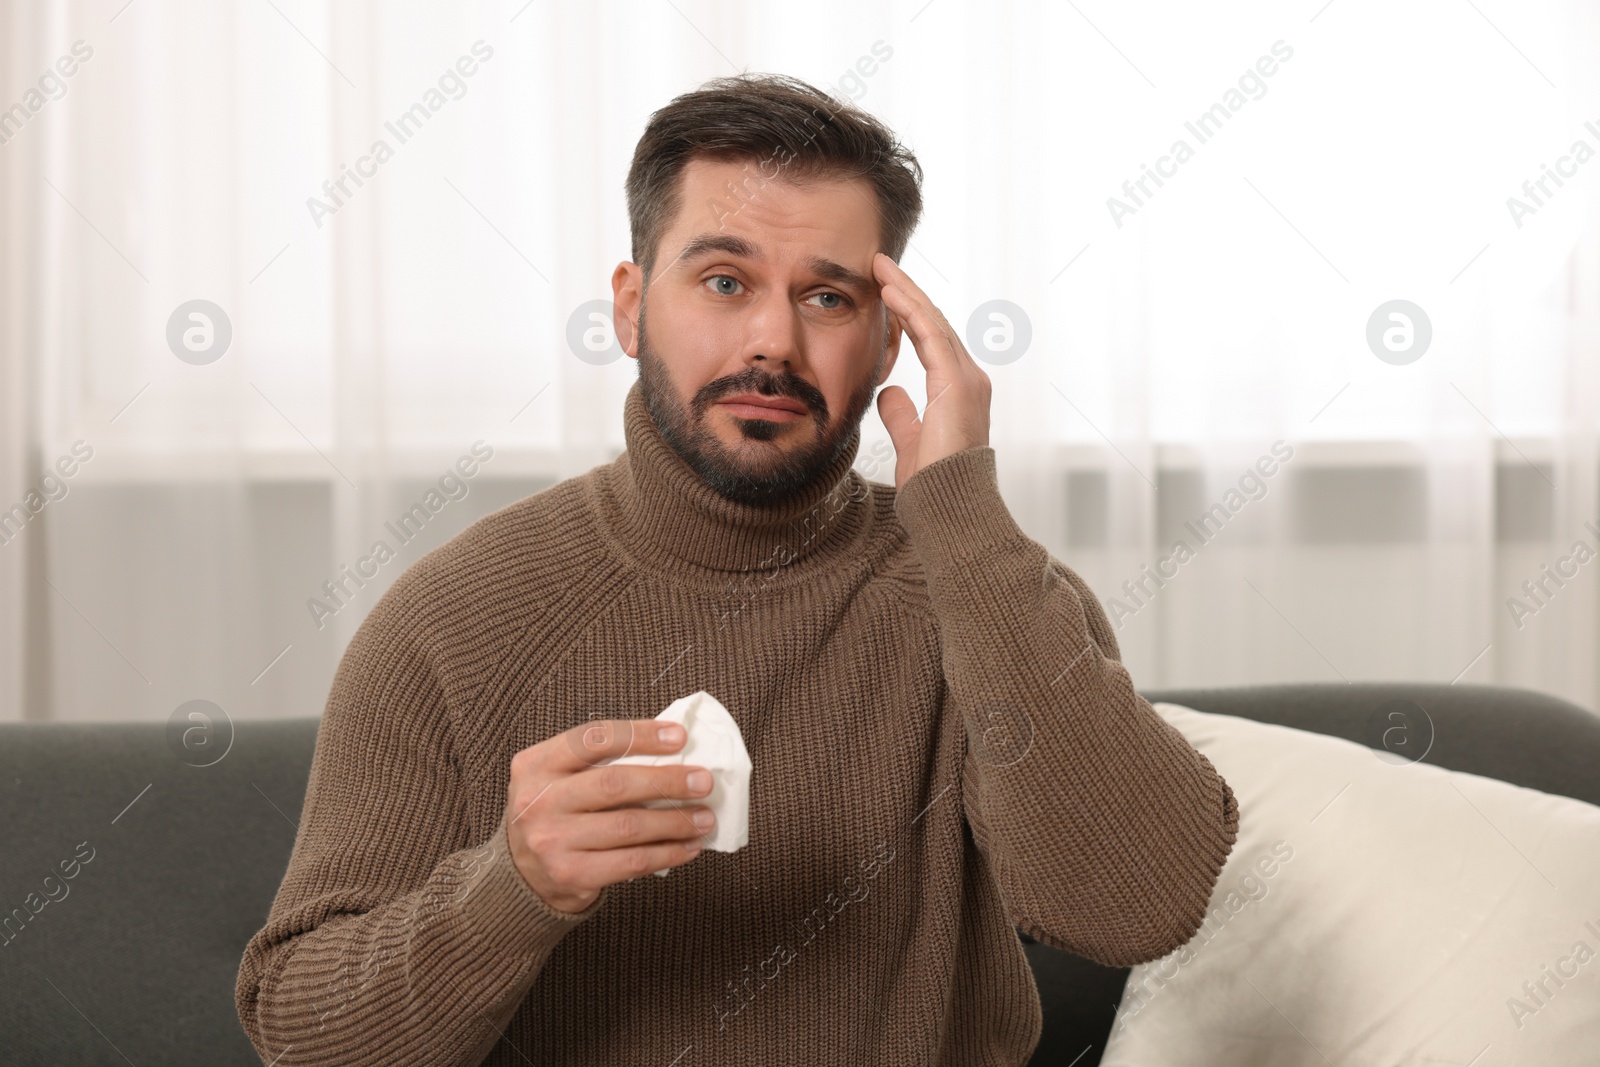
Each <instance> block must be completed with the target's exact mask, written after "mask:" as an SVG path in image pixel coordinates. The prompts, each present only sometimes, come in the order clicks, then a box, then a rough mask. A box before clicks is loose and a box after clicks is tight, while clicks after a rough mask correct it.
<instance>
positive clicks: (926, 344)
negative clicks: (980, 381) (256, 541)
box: [873, 252, 972, 370]
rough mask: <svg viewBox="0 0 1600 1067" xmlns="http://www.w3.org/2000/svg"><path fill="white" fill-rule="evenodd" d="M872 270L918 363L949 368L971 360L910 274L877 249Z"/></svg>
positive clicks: (951, 328) (959, 340)
mask: <svg viewBox="0 0 1600 1067" xmlns="http://www.w3.org/2000/svg"><path fill="white" fill-rule="evenodd" d="M873 271H874V273H875V274H876V275H877V276H878V278H879V279H880V282H881V284H880V287H879V293H880V295H881V296H882V298H883V302H884V303H885V304H886V305H888V307H889V310H890V311H892V312H893V313H894V314H895V315H896V316H897V317H898V318H899V319H900V321H901V323H902V324H903V326H904V327H905V329H906V331H907V332H908V333H910V334H911V343H912V346H913V347H915V348H916V350H917V356H918V358H920V359H921V360H922V365H923V366H924V367H927V368H928V369H929V370H933V369H935V365H938V366H944V367H949V366H951V365H952V364H954V365H963V364H965V363H969V362H972V356H971V355H970V354H968V352H967V350H966V346H964V345H963V344H962V343H961V338H960V335H959V334H957V333H956V331H955V329H954V328H953V327H952V326H951V325H950V322H949V320H948V319H946V318H945V317H944V312H942V311H940V310H939V308H938V306H937V305H935V304H934V302H933V301H932V300H931V299H930V298H929V297H928V294H927V293H925V292H923V291H922V287H921V286H919V285H918V284H917V283H916V282H914V281H912V280H911V276H910V275H909V274H907V273H906V272H905V271H904V270H902V269H901V268H900V265H899V264H898V263H896V262H895V261H894V260H892V259H890V258H889V257H888V256H886V255H884V254H883V253H882V252H879V253H878V254H877V255H876V256H875V257H874V258H873Z"/></svg>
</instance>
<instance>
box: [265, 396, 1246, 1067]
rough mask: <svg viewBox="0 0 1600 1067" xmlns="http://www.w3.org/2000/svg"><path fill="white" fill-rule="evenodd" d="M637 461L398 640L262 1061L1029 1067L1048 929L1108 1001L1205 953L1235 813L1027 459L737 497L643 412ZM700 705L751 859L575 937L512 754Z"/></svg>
mask: <svg viewBox="0 0 1600 1067" xmlns="http://www.w3.org/2000/svg"><path fill="white" fill-rule="evenodd" d="M624 417H625V427H626V435H627V451H626V452H625V453H624V454H623V455H621V456H619V457H618V458H617V459H616V460H615V461H613V462H612V463H609V464H606V465H604V466H600V467H596V468H594V469H593V470H590V471H588V472H587V473H585V474H583V475H581V476H578V477H575V478H570V479H567V480H565V481H563V482H561V483H560V484H558V485H555V486H553V487H551V488H550V489H547V490H545V491H543V492H541V493H538V494H535V495H534V496H531V497H528V498H527V499H525V500H522V501H519V502H518V503H516V504H513V505H511V506H510V507H507V508H504V509H502V510H501V511H498V512H496V513H495V514H493V515H490V516H488V517H486V518H484V519H482V520H480V521H479V522H477V523H475V524H474V525H473V526H472V527H471V528H470V529H468V530H466V531H465V532H464V533H462V534H461V535H460V536H458V537H456V538H454V539H453V540H451V541H450V542H449V543H448V544H446V545H443V546H442V547H440V548H438V549H437V550H435V551H433V552H431V553H429V554H428V555H427V556H425V557H424V558H422V559H421V560H419V561H418V562H417V563H416V564H414V565H413V566H412V567H410V568H409V569H408V570H407V571H406V572H405V573H404V574H403V575H401V576H400V578H399V579H398V580H397V581H396V582H395V583H394V585H393V586H392V587H391V588H390V589H389V591H388V592H387V593H386V594H385V595H384V596H383V597H382V598H381V599H380V601H379V602H378V603H377V604H376V605H375V606H374V608H373V610H372V612H371V614H370V615H369V616H368V617H367V619H366V620H365V621H364V622H363V623H362V625H361V627H360V628H359V630H358V632H357V633H356V635H355V637H354V638H353V640H352V641H351V644H350V647H349V649H348V650H347V651H346V653H345V655H344V658H343V660H342V661H341V662H340V665H339V669H338V672H337V674H336V676H335V679H334V683H333V688H332V691H331V693H330V695H329V698H328V704H327V708H326V710H325V712H324V714H323V717H322V721H321V725H320V727H319V730H318V734H317V747H316V755H315V757H314V760H313V763H312V770H311V780H310V784H309V787H308V790H307V793H306V798H305V807H304V813H303V815H302V817H301V820H300V828H299V832H298V834H297V835H296V838H295V844H294V851H293V854H292V856H291V857H290V861H289V868H288V871H287V873H286V874H285V876H284V880H283V884H282V886H281V887H280V888H279V890H278V894H277V897H276V899H275V900H274V902H273V905H272V910H271V913H270V914H269V916H268V918H267V922H266V925H265V926H264V927H263V928H262V929H261V930H260V931H259V932H258V933H257V934H256V935H255V937H253V938H252V939H251V941H250V943H249V946H248V947H247V949H246V951H245V955H244V959H243V962H242V964H241V966H240V969H239V978H238V984H237V989H236V995H237V1000H238V1009H239V1017H240V1019H241V1020H242V1022H243V1024H244V1028H245V1031H246V1033H248V1035H249V1036H250V1039H251V1041H252V1042H253V1043H254V1044H255V1047H256V1049H257V1051H258V1052H259V1053H260V1054H261V1057H262V1060H263V1062H267V1063H273V1062H275V1063H277V1064H278V1065H280V1067H289V1065H291V1064H341V1065H349V1064H380V1063H381V1064H408V1065H413V1064H463V1065H464V1064H478V1063H489V1064H506V1065H510V1064H524V1065H525V1064H538V1065H540V1067H547V1065H552V1064H586V1065H594V1064H616V1065H628V1067H635V1065H639V1064H655V1065H659V1067H667V1065H669V1064H670V1065H675V1067H691V1065H695V1064H752V1063H760V1064H807V1065H812V1064H858V1063H859V1064H906V1065H912V1064H915V1065H923V1064H963V1065H966V1064H974V1065H976V1064H994V1065H1006V1067H1012V1065H1017V1064H1022V1063H1025V1062H1026V1061H1027V1059H1028V1056H1029V1054H1030V1052H1031V1051H1032V1049H1033V1047H1034V1046H1035V1045H1036V1044H1037V1042H1038V1037H1039V1030H1040V1022H1041V1016H1040V1007H1039V998H1038V993H1037V991H1036V989H1035V987H1034V984H1033V978H1032V974H1031V972H1030V970H1029V967H1028V963H1027V959H1026V957H1025V956H1024V954H1023V952H1022V946H1021V943H1020V942H1019V940H1018V938H1017V936H1016V933H1015V932H1014V930H1013V929H1012V926H1013V924H1016V925H1019V926H1021V927H1022V928H1023V929H1025V930H1027V931H1028V932H1029V933H1030V934H1031V935H1032V936H1033V937H1035V938H1037V939H1039V940H1040V941H1043V942H1046V943H1047V944H1051V945H1055V946H1058V947H1061V948H1066V949H1070V950H1072V951H1073V952H1077V953H1079V954H1081V955H1084V956H1087V957H1089V958H1090V959H1093V960H1098V961H1100V962H1102V963H1106V964H1114V965H1124V966H1125V965H1131V964H1134V963H1138V962H1142V961H1146V960H1152V959H1156V958H1158V957H1160V956H1163V955H1165V954H1166V953H1168V952H1170V951H1171V950H1173V949H1175V948H1177V947H1178V946H1179V945H1180V944H1182V943H1183V942H1185V941H1186V940H1188V939H1189V938H1190V937H1191V936H1193V934H1194V933H1195V931H1196V930H1198V928H1199V926H1200V922H1201V919H1202V918H1203V916H1204V911H1205V906H1206V903H1207V900H1208V898H1209V896H1210V892H1211V889H1212V886H1213V885H1214V883H1215V881H1216V878H1217V875H1218V873H1219V871H1220V870H1221V867H1222V863H1223V861H1224V859H1225V858H1226V857H1227V855H1228V852H1229V850H1230V849H1231V848H1232V846H1233V841H1234V835H1235V832H1236V831H1237V828H1238V810H1237V807H1236V806H1235V803H1234V799H1233V794H1232V791H1231V790H1229V789H1228V787H1227V784H1226V783H1225V782H1224V781H1223V780H1222V778H1221V777H1220V776H1219V775H1218V774H1217V773H1216V771H1215V769H1214V768H1213V767H1212V766H1211V764H1210V762H1209V761H1207V760H1206V759H1205V757H1204V756H1202V755H1200V754H1199V753H1198V752H1196V751H1195V750H1194V749H1193V748H1192V747H1190V745H1189V744H1188V742H1187V741H1186V740H1185V739H1184V738H1183V737H1182V735H1180V734H1179V733H1178V731H1177V730H1175V729H1173V728H1172V727H1171V726H1169V725H1167V724H1166V722H1165V721H1164V720H1163V719H1162V718H1161V717H1160V716H1159V715H1157V714H1156V712H1155V711H1154V709H1153V708H1151V707H1150V705H1149V704H1148V703H1147V702H1146V701H1145V700H1144V699H1143V698H1142V697H1140V696H1138V694H1136V693H1135V692H1134V688H1133V682H1132V679H1131V678H1130V677H1129V675H1128V672H1127V670H1126V669H1124V668H1123V666H1122V664H1121V663H1120V662H1119V659H1118V649H1117V643H1116V639H1115V637H1114V636H1113V634H1112V629H1111V627H1110V625H1109V624H1108V622H1107V620H1106V617H1105V614H1104V612H1103V611H1102V609H1101V607H1100V605H1099V602H1098V601H1097V600H1096V599H1095V597H1094V595H1093V594H1092V593H1091V592H1090V590H1089V588H1088V587H1087V586H1086V585H1085V584H1084V582H1083V580H1082V579H1081V578H1080V577H1079V576H1078V575H1077V574H1076V573H1075V572H1074V571H1073V570H1072V569H1071V568H1069V567H1067V566H1066V565H1065V564H1063V563H1061V562H1059V561H1057V560H1055V559H1054V558H1052V557H1051V556H1050V555H1049V553H1048V552H1047V551H1046V550H1045V549H1044V547H1043V546H1041V545H1039V544H1038V543H1037V542H1035V541H1033V540H1032V539H1030V538H1029V537H1027V536H1026V535H1025V534H1024V533H1023V532H1022V531H1021V530H1020V529H1019V528H1018V527H1017V525H1016V523H1015V522H1014V521H1013V519H1012V517H1011V515H1010V512H1009V511H1008V510H1007V509H1006V506H1005V504H1004V502H1003V500H1002V498H1001V496H1000V492H999V486H998V483H997V481H996V478H995V453H994V450H993V449H992V448H990V447H988V446H983V447H975V448H969V449H966V450H964V451H962V452H958V453H956V454H955V455H952V456H948V457H946V458H944V459H942V460H940V461H938V462H937V463H934V464H931V465H929V466H928V467H926V468H924V469H923V470H921V471H919V472H917V474H915V475H914V476H913V477H912V478H911V479H910V480H909V481H907V483H906V485H905V486H904V488H903V489H902V490H901V491H900V492H899V493H898V494H897V493H896V491H895V490H894V488H893V487H891V486H886V485H879V484H874V483H869V482H867V481H866V480H865V479H864V478H862V476H861V475H860V473H859V472H857V471H855V470H853V469H852V468H851V464H852V463H853V462H854V459H855V455H856V451H857V447H858V445H859V435H858V434H857V435H853V436H852V437H851V439H850V441H849V442H848V447H847V448H845V450H844V451H843V452H842V453H841V454H840V456H839V457H838V459H837V461H836V462H835V463H834V464H833V466H832V468H831V469H830V470H829V471H828V472H827V477H825V478H823V479H821V480H820V481H819V482H818V483H817V484H816V485H814V486H813V487H812V488H811V489H810V490H809V491H807V492H805V493H803V494H801V495H799V496H797V497H795V498H794V499H791V500H787V501H784V502H783V503H782V504H781V505H777V506H773V507H768V508H758V507H751V506H744V505H739V504H734V503H731V502H729V501H727V500H724V499H723V498H721V497H719V496H717V495H716V494H715V493H714V492H713V491H712V490H711V489H710V487H709V486H707V485H706V484H705V483H704V482H703V481H701V480H700V479H699V477H698V476H696V475H695V473H694V472H693V470H692V469H691V468H690V467H689V466H688V465H687V464H686V463H684V462H683V460H682V459H681V458H680V457H678V456H677V454H676V453H674V452H673V451H672V450H671V448H670V447H669V446H668V445H667V444H666V442H665V441H664V440H663V439H662V438H661V436H660V433H659V431H658V430H657V428H656V426H655V423H654V422H653V420H652V419H651V418H650V415H649V413H648V411H647V410H646V408H645V406H644V403H643V398H642V396H641V395H640V391H639V386H638V385H637V384H635V385H634V386H633V387H632V389H631V390H630V391H629V393H628V397H627V402H626V407H625V413H624ZM698 689H705V690H707V691H709V692H710V693H711V694H712V695H713V696H715V697H716V698H717V699H718V700H720V701H721V702H722V703H723V704H725V705H726V706H727V708H728V710H729V711H730V712H731V713H732V715H733V717H734V719H735V720H736V721H737V722H738V724H739V728H740V730H741V731H742V733H743V735H744V740H745V745H746V747H747V748H748V749H749V752H750V758H751V760H752V762H753V764H754V770H753V772H752V775H751V787H750V843H749V845H747V846H746V847H745V848H743V849H741V850H739V851H738V852H734V853H723V852H712V851H706V852H703V853H701V855H700V856H698V857H697V858H695V859H694V860H692V861H690V862H689V863H688V864H686V865H684V866H682V867H679V868H676V869H674V870H673V871H672V872H671V873H670V874H668V875H667V876H666V877H665V878H655V877H648V876H646V877H641V878H637V879H634V880H632V881H628V882H623V883H619V884H617V885H612V886H608V887H607V888H606V889H605V890H604V891H602V893H601V895H600V897H599V898H598V899H597V900H596V901H595V902H594V903H593V904H592V905H591V906H590V907H589V908H587V909H586V910H585V911H583V912H581V913H578V914H572V915H569V914H566V913H563V912H560V911H557V910H555V909H553V908H551V907H550V906H548V905H547V904H546V903H545V902H544V901H543V900H542V898H540V897H539V896H538V894H537V893H535V892H534V891H533V889H532V888H531V887H530V886H529V885H528V884H527V882H526V881H524V880H523V878H522V876H521V874H520V873H519V872H518V871H517V869H516V867H515V865H514V864H513V863H512V861H511V858H510V853H509V851H508V845H507V840H506V827H505V821H504V810H505V805H506V787H507V782H508V777H509V773H510V761H511V757H512V755H513V754H514V753H516V752H517V751H519V750H520V749H522V748H525V747H527V746H529V745H532V744H536V743H537V742H539V741H542V740H544V739H546V738H548V737H551V736H552V735H554V734H556V733H558V732H560V731H562V730H565V729H568V728H569V727H572V726H575V725H578V724H580V723H583V722H586V721H588V720H591V719H603V718H617V717H626V718H651V717H654V716H655V715H656V714H657V713H658V712H660V711H661V710H662V709H663V708H665V707H666V706H667V705H668V704H669V703H671V702H672V701H673V700H675V699H677V698H678V697H681V696H683V695H685V694H687V693H692V692H694V691H695V690H698Z"/></svg>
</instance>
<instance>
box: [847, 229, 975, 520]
mask: <svg viewBox="0 0 1600 1067" xmlns="http://www.w3.org/2000/svg"><path fill="white" fill-rule="evenodd" d="M872 272H873V275H874V277H876V278H877V281H878V285H879V286H880V290H879V291H880V293H881V294H882V297H883V302H884V304H885V305H886V306H887V307H888V309H889V313H890V314H891V315H893V316H894V317H895V320H896V321H897V322H899V324H900V326H901V328H902V329H903V330H904V331H905V333H906V334H908V335H909V336H910V338H911V343H912V345H913V346H914V347H915V348H916V350H917V358H918V359H919V360H921V361H922V366H923V369H925V370H926V371H927V372H928V385H927V390H926V392H927V397H928V406H927V407H925V408H923V409H922V417H921V418H918V417H917V405H916V404H915V403H913V402H912V400H911V396H910V394H908V393H907V392H906V391H905V390H904V389H902V388H901V387H900V386H898V385H891V386H887V387H885V388H884V389H883V390H882V391H881V392H880V393H879V394H878V415H879V417H880V418H882V419H883V425H884V427H885V428H886V429H887V430H888V431H889V438H890V440H891V441H893V442H894V451H895V469H894V485H895V488H896V489H899V488H901V487H903V486H904V485H905V484H906V481H907V480H908V479H909V478H910V477H911V476H912V475H913V474H915V473H917V471H919V470H921V469H922V468H923V467H926V466H928V464H930V463H934V462H937V461H938V460H941V459H943V458H945V457H946V456H953V455H955V454H956V453H957V452H960V451H961V450H962V449H966V448H972V447H974V446H977V445H987V444H988V443H989V396H990V388H989V376H988V375H987V374H985V373H984V372H983V368H981V367H979V366H978V364H977V361H976V360H974V359H973V358H972V356H971V354H969V353H968V352H967V349H966V346H965V345H963V344H962V343H961V335H960V334H959V333H958V332H956V330H955V328H954V327H952V326H951V325H950V323H949V322H948V321H946V319H945V317H944V313H943V312H941V311H940V310H939V309H938V308H936V307H934V306H933V301H931V300H929V299H928V294H926V293H924V292H923V291H922V289H921V288H919V287H918V285H917V283H916V282H914V281H912V280H911V276H910V275H909V274H907V273H906V272H905V271H903V270H901V269H900V267H899V265H898V264H896V263H895V261H894V260H892V259H890V258H889V257H888V256H886V255H884V254H883V253H882V252H879V253H877V254H876V255H875V256H873V259H872Z"/></svg>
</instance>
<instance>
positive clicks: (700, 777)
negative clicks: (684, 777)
mask: <svg viewBox="0 0 1600 1067" xmlns="http://www.w3.org/2000/svg"><path fill="white" fill-rule="evenodd" d="M689 788H690V789H692V790H694V791H695V792H696V793H707V792H710V791H711V772H710V771H690V772H689Z"/></svg>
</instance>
